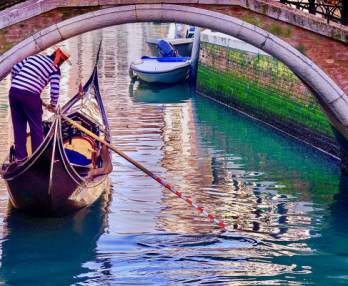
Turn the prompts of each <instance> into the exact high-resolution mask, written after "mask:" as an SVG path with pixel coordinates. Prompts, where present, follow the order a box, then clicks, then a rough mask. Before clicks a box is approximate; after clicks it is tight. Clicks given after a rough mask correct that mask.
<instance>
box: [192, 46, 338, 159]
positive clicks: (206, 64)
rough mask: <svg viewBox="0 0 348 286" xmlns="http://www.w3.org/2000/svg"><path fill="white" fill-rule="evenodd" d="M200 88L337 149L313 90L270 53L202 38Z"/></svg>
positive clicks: (322, 145)
mask: <svg viewBox="0 0 348 286" xmlns="http://www.w3.org/2000/svg"><path fill="white" fill-rule="evenodd" d="M197 89H198V91H199V92H202V93H204V94H206V95H208V96H211V97H214V98H215V99H217V100H219V101H222V102H224V103H226V104H228V105H230V106H232V107H236V108H238V109H240V110H242V111H245V112H247V113H249V114H251V115H253V116H255V117H257V118H259V119H261V120H263V121H265V122H267V123H269V124H271V125H273V126H275V127H277V128H279V129H281V130H283V131H285V132H287V133H289V134H291V135H293V136H295V137H297V138H298V139H301V140H304V141H306V142H307V143H309V144H311V145H313V146H315V147H318V148H321V149H323V150H325V151H327V152H329V153H330V154H333V155H335V156H338V155H339V150H338V146H337V144H336V141H335V137H334V134H333V131H332V128H331V125H330V123H329V122H328V120H327V118H326V115H325V114H324V113H323V112H322V111H321V109H320V106H319V105H318V103H317V102H316V99H315V98H314V96H313V95H312V94H311V92H310V91H309V90H308V89H307V88H306V86H305V85H303V84H302V82H301V81H300V80H299V78H297V76H296V75H294V74H293V73H292V72H291V70H289V69H288V68H287V67H286V66H285V65H284V64H282V63H281V62H280V61H278V60H276V59H274V58H273V57H271V56H268V55H260V54H254V53H250V52H245V51H241V50H237V49H231V48H227V47H223V46H219V45H215V44H211V43H206V42H202V43H201V51H200V64H199V67H198V76H197Z"/></svg>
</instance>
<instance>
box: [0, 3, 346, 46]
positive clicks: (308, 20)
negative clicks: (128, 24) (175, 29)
mask: <svg viewBox="0 0 348 286" xmlns="http://www.w3.org/2000/svg"><path fill="white" fill-rule="evenodd" d="M132 4H180V5H185V4H186V5H195V4H197V5H200V6H202V5H223V6H226V7H229V6H240V7H243V8H245V9H249V10H251V11H253V12H256V13H259V14H263V15H266V16H269V17H271V18H274V19H278V20H279V21H282V22H286V23H289V24H291V25H294V26H297V27H301V28H304V29H306V30H309V31H312V32H314V33H317V34H320V35H324V36H327V37H330V38H333V39H335V40H337V41H341V42H344V43H348V27H345V26H343V25H340V24H337V23H333V22H331V23H330V24H327V23H326V21H325V19H322V18H319V17H316V16H314V15H311V14H309V13H305V12H302V11H300V10H297V9H294V8H290V7H287V6H285V5H283V4H280V3H275V2H274V1H271V0H180V1H173V0H151V1H148V0H147V1H146V0H133V1H132V0H80V1H76V0H75V1H74V0H72V1H66V0H28V1H26V2H24V3H20V4H17V5H15V6H13V7H10V8H7V9H5V10H3V11H1V12H0V29H3V28H5V27H8V26H10V25H13V24H15V23H18V22H21V21H24V20H26V19H29V18H32V17H35V16H37V15H40V14H42V13H46V12H48V11H51V10H53V9H56V8H59V7H92V6H105V5H108V6H110V5H115V6H120V5H132Z"/></svg>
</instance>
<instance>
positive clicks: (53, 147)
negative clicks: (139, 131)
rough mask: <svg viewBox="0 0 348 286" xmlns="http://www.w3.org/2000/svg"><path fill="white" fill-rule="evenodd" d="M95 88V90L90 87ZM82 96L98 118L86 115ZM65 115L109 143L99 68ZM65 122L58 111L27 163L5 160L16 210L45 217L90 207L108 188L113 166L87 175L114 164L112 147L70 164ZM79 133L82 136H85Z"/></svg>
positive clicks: (6, 178) (68, 128)
mask: <svg viewBox="0 0 348 286" xmlns="http://www.w3.org/2000/svg"><path fill="white" fill-rule="evenodd" d="M98 54H99V52H98ZM92 86H93V87H94V88H91V87H92ZM90 90H93V91H94V92H93V93H92V95H93V100H92V99H91V98H89V97H88V96H89V95H90V94H89V93H88V92H87V91H90ZM84 98H87V99H88V103H89V105H90V107H91V108H92V110H93V111H94V113H93V114H94V116H95V117H94V118H92V117H91V116H89V113H87V108H86V105H85V104H83V105H80V104H77V103H79V101H81V100H84ZM81 106H83V107H81ZM84 108H86V109H84ZM96 108H98V109H99V111H97V109H96ZM76 110H77V111H76ZM61 113H62V114H65V116H67V117H70V118H71V119H74V118H75V117H77V120H80V121H81V124H85V126H89V128H90V130H93V129H95V130H99V131H95V132H100V133H99V134H101V133H102V134H104V139H105V140H106V141H110V136H109V134H110V132H109V125H108V122H107V118H106V113H105V110H104V105H103V102H102V98H101V95H100V93H99V83H98V73H97V67H96V66H95V68H94V71H93V73H92V75H91V77H90V79H89V80H88V81H87V83H86V84H85V86H84V87H83V92H81V93H80V92H79V93H78V94H76V95H75V96H74V97H73V98H72V99H71V100H70V101H69V102H67V104H66V105H64V106H63V108H62V111H61ZM91 114H92V113H91ZM62 120H63V119H62V116H61V115H60V114H59V112H58V114H56V115H55V116H54V117H53V119H52V121H51V122H50V123H49V127H48V129H49V130H48V132H47V134H46V136H45V139H44V141H43V142H42V143H41V144H40V146H39V147H38V148H37V149H36V150H35V152H34V153H33V154H31V155H30V157H29V158H28V159H27V160H26V161H24V162H22V163H19V164H18V163H16V162H13V161H11V160H9V159H8V160H6V161H5V162H4V164H3V166H2V170H3V174H2V177H3V179H4V180H5V183H6V185H7V190H8V193H9V197H10V202H11V205H13V207H15V208H16V209H19V210H22V211H25V212H30V213H34V214H37V215H42V216H51V215H52V216H61V215H66V214H69V213H71V212H74V211H77V210H79V209H81V208H83V207H86V206H89V205H91V204H92V203H94V202H95V201H96V200H97V199H98V198H99V197H100V195H101V194H102V193H103V191H104V190H106V189H107V188H108V184H109V179H108V175H107V174H108V173H109V172H111V170H110V171H107V172H106V171H105V172H104V173H103V172H101V173H100V172H99V175H98V176H96V177H95V178H93V179H92V178H88V179H86V177H87V175H88V174H89V171H90V170H94V169H96V168H101V169H99V170H104V169H103V166H105V165H107V164H106V162H108V164H111V159H110V153H109V151H107V150H106V151H105V152H102V153H103V154H102V155H101V157H95V158H96V160H95V161H93V163H92V158H91V159H90V160H91V161H90V164H89V165H78V164H77V163H74V164H73V163H71V162H70V159H69V157H68V155H67V153H66V149H65V145H64V142H69V140H72V136H73V130H72V129H71V127H70V125H69V124H68V123H67V122H64V121H63V122H62ZM98 120H99V121H98ZM82 122H83V123H82ZM69 130H71V131H69ZM69 132H70V133H69ZM69 134H70V135H69ZM76 135H77V136H78V137H81V136H82V135H81V134H76ZM97 135H98V134H97ZM98 136H100V135H98ZM92 143H93V142H92ZM92 143H91V144H92ZM91 146H92V145H91ZM91 148H93V146H92V147H91ZM99 150H100V149H99ZM77 151H79V150H77ZM92 151H93V152H94V153H93V154H97V152H98V150H97V149H92ZM92 151H91V152H92ZM77 153H78V152H77ZM78 154H80V153H78ZM80 156H81V155H80ZM96 156H98V155H96ZM10 157H11V155H9V158H10ZM86 158H87V157H86ZM97 159H98V160H99V161H98V162H97ZM97 164H98V167H97ZM111 169H112V167H111Z"/></svg>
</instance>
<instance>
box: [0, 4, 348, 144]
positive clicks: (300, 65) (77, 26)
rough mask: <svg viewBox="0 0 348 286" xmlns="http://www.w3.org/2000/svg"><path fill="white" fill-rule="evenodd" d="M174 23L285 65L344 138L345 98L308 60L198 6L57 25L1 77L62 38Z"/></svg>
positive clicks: (17, 52)
mask: <svg viewBox="0 0 348 286" xmlns="http://www.w3.org/2000/svg"><path fill="white" fill-rule="evenodd" d="M150 21H161V22H179V23H185V24H190V25H194V26H199V27H204V28H209V29H212V30H215V31H219V32H222V33H225V34H228V35H231V36H233V37H236V38H239V39H241V40H243V41H245V42H247V43H249V44H251V45H253V46H255V47H258V48H260V49H262V50H263V51H265V52H267V53H268V54H270V55H272V56H274V57H275V58H277V59H279V60H280V61H282V62H283V63H284V64H286V65H287V66H288V67H289V68H290V69H291V70H292V71H293V72H294V73H295V74H296V75H297V76H298V77H299V78H300V79H301V80H302V81H303V82H304V83H305V84H306V85H307V86H308V87H309V88H310V89H311V90H312V91H313V94H314V96H315V97H316V98H317V100H318V102H319V104H320V105H321V106H322V108H323V109H324V110H325V111H326V114H327V115H328V117H329V119H330V121H331V123H332V124H333V125H334V126H335V128H336V129H337V130H339V131H340V133H341V134H342V135H343V136H344V138H346V139H347V138H348V98H347V97H346V95H345V93H344V92H343V91H342V90H341V89H340V88H339V87H338V86H337V85H336V83H335V82H334V81H333V80H332V79H331V78H330V77H329V76H328V75H326V74H325V73H324V72H323V71H322V70H321V69H320V68H319V67H318V66H317V65H316V64H314V63H313V62H312V61H311V60H310V59H308V58H307V57H306V56H304V55H303V54H302V53H300V52H299V51H298V50H297V49H295V48H293V47H292V46H291V45H289V44H288V43H286V42H284V41H283V40H281V39H280V38H278V37H276V36H274V35H272V34H271V33H269V32H267V31H264V30H262V29H260V28H258V27H256V26H254V25H251V24H249V23H246V22H244V21H242V20H239V19H237V18H234V17H232V16H227V15H224V14H221V13H218V12H212V11H209V10H205V9H202V8H194V7H188V6H182V5H173V4H139V5H128V6H118V7H112V8H105V9H101V10H98V11H94V12H88V13H86V14H83V15H80V16H76V17H74V18H71V19H68V20H65V21H62V22H60V23H57V24H55V25H52V26H50V27H48V28H45V29H43V30H41V31H40V32H38V33H36V34H34V35H32V36H30V37H29V38H27V39H25V40H24V41H22V42H20V43H19V44H17V45H16V46H14V47H13V48H12V49H10V50H9V51H7V52H5V53H4V54H3V55H2V56H1V57H0V79H2V78H4V77H5V76H6V75H7V74H8V73H9V72H10V70H11V68H12V66H13V65H14V64H15V63H17V62H18V61H20V60H22V59H23V58H25V57H27V56H29V55H32V54H34V53H38V52H40V51H42V50H44V49H46V48H48V47H50V46H52V45H54V44H57V43H59V42H61V41H63V40H66V39H68V38H71V37H73V36H76V35H78V34H82V33H84V32H88V31H91V30H95V29H99V28H104V27H108V26H113V25H119V24H125V23H134V22H150Z"/></svg>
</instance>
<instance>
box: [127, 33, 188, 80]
mask: <svg viewBox="0 0 348 286" xmlns="http://www.w3.org/2000/svg"><path fill="white" fill-rule="evenodd" d="M157 48H158V51H159V54H160V57H147V56H144V57H142V58H141V59H138V60H136V61H134V62H132V63H131V65H130V69H129V72H130V76H131V77H132V78H136V77H137V78H139V79H141V80H143V81H146V82H159V83H175V82H180V81H184V80H186V79H188V77H189V76H190V69H191V59H190V58H189V57H180V56H178V52H177V51H176V50H175V48H174V47H173V46H172V45H171V44H170V43H169V42H168V41H166V40H163V39H162V40H159V41H158V43H157Z"/></svg>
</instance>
